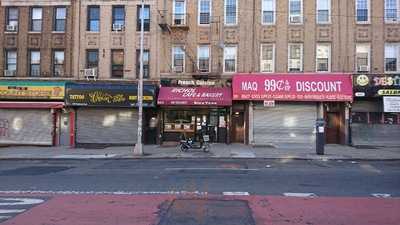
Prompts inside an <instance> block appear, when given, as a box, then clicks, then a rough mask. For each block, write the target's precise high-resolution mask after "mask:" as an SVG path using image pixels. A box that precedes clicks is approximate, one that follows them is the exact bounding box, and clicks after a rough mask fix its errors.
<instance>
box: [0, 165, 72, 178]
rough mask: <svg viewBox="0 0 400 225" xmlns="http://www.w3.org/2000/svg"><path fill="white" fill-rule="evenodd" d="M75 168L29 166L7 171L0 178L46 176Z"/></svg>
mask: <svg viewBox="0 0 400 225" xmlns="http://www.w3.org/2000/svg"><path fill="white" fill-rule="evenodd" d="M71 168H73V167H67V166H28V167H22V168H18V169H12V170H5V171H2V172H0V176H33V175H44V174H49V173H57V172H61V171H64V170H68V169H71Z"/></svg>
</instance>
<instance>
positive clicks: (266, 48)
mask: <svg viewBox="0 0 400 225" xmlns="http://www.w3.org/2000/svg"><path fill="white" fill-rule="evenodd" d="M274 55H275V46H274V45H273V44H262V45H261V56H260V59H261V62H260V67H261V68H260V71H261V72H263V73H271V72H274V65H275V62H274Z"/></svg>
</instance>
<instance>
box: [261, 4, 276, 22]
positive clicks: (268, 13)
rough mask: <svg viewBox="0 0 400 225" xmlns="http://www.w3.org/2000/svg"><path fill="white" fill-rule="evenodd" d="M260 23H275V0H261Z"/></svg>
mask: <svg viewBox="0 0 400 225" xmlns="http://www.w3.org/2000/svg"><path fill="white" fill-rule="evenodd" d="M262 23H263V24H274V23H275V0H263V1H262Z"/></svg>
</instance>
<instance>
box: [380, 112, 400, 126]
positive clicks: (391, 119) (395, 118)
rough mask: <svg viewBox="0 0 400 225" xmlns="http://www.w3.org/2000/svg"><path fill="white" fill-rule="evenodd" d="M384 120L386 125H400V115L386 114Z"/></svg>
mask: <svg viewBox="0 0 400 225" xmlns="http://www.w3.org/2000/svg"><path fill="white" fill-rule="evenodd" d="M383 119H384V120H383V122H384V123H385V124H400V121H399V114H398V113H384V116H383Z"/></svg>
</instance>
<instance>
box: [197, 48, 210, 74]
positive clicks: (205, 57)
mask: <svg viewBox="0 0 400 225" xmlns="http://www.w3.org/2000/svg"><path fill="white" fill-rule="evenodd" d="M197 60H198V62H197V64H198V67H199V71H200V72H203V73H208V72H210V46H208V45H202V46H199V47H198V49H197Z"/></svg>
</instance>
